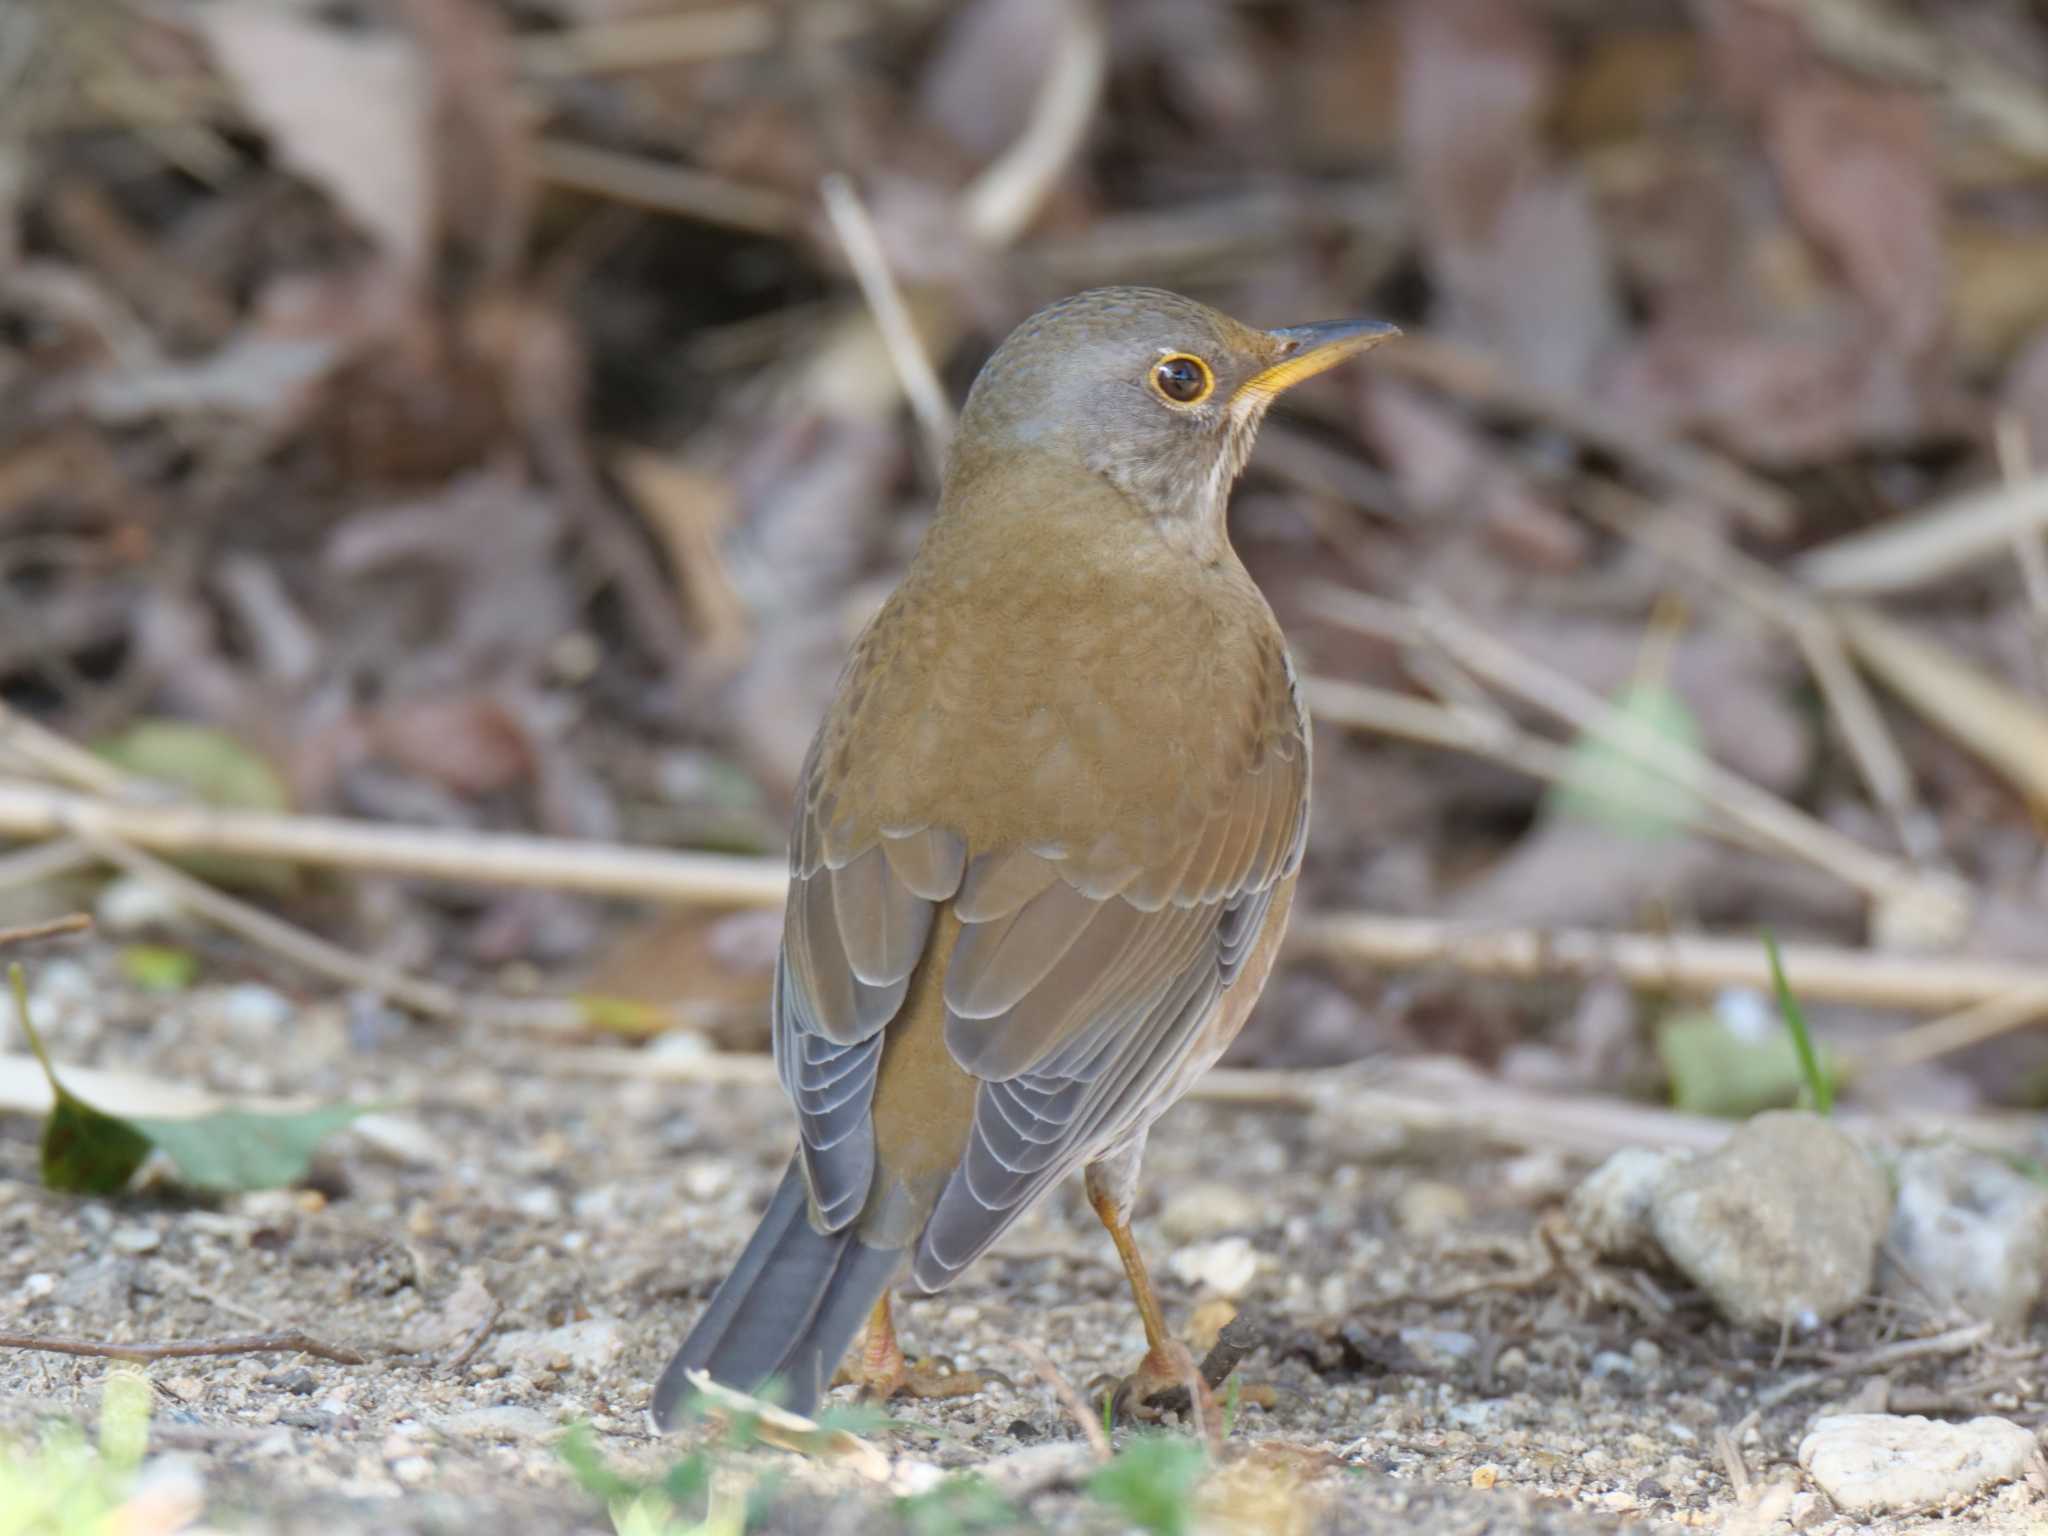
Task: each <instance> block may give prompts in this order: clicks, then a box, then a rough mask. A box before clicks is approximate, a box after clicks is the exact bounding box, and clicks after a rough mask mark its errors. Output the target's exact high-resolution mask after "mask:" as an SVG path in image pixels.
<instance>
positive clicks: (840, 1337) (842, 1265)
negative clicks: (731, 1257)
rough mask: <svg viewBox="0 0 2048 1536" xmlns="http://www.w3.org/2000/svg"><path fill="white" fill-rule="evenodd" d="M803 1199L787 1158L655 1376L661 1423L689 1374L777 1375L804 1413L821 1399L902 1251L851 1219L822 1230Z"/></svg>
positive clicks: (787, 1403)
mask: <svg viewBox="0 0 2048 1536" xmlns="http://www.w3.org/2000/svg"><path fill="white" fill-rule="evenodd" d="M809 1203H810V1202H809V1195H808V1193H807V1191H806V1189H805V1186H804V1175H803V1169H802V1168H801V1167H800V1166H799V1165H798V1164H797V1162H796V1161H795V1160H792V1161H791V1162H790V1165H789V1172H788V1173H786V1174H784V1175H783V1176H782V1185H781V1187H780V1188H779V1189H777V1190H776V1191H775V1198H774V1199H773V1200H771V1201H769V1203H768V1212H767V1214H766V1215H764V1216H763V1217H762V1218H761V1225H760V1226H758V1227H756V1228H755V1229H754V1235H753V1237H752V1238H750V1239H749V1240H748V1242H747V1247H746V1251H745V1252H744V1253H742V1254H741V1255H740V1257H739V1262H738V1263H737V1264H735V1265H733V1268H732V1273H731V1274H729V1275H727V1276H726V1277H725V1279H724V1281H723V1282H721V1283H720V1285H719V1287H718V1291H717V1294H715V1295H714V1296H713V1297H712V1298H711V1305H710V1306H708V1307H706V1308H705V1309H704V1315H703V1316H702V1317H700V1318H699V1319H698V1320H697V1326H696V1327H695V1328H692V1329H691V1330H690V1336H689V1337H688V1338H687V1339H685V1340H683V1344H682V1347H681V1348H680V1349H678V1350H677V1351H676V1354H675V1358H674V1359H673V1360H671V1361H669V1363H668V1369H667V1370H665V1371H663V1372H662V1373H661V1381H660V1382H659V1383H658V1384H657V1385H656V1386H655V1389H654V1404H653V1407H654V1418H655V1422H656V1423H658V1424H660V1425H661V1427H662V1428H664V1429H672V1428H674V1427H675V1424H676V1421H677V1419H678V1418H679V1417H680V1409H681V1408H682V1406H683V1402H684V1400H685V1399H686V1398H687V1397H688V1396H689V1395H690V1383H689V1380H688V1375H689V1373H690V1372H691V1371H705V1372H708V1373H709V1374H710V1376H711V1379H712V1380H713V1381H716V1382H720V1383H723V1384H724V1385H726V1386H731V1387H737V1388H738V1389H739V1390H741V1391H743V1392H752V1391H755V1390H757V1389H758V1388H759V1387H760V1386H761V1385H762V1384H763V1383H765V1382H766V1381H768V1379H769V1378H770V1377H774V1378H777V1379H779V1380H780V1381H781V1383H782V1386H783V1394H782V1398H781V1402H782V1406H783V1407H785V1408H788V1409H789V1410H790V1411H791V1412H793V1413H803V1414H808V1413H809V1412H811V1410H812V1409H813V1408H814V1407H815V1406H816V1405H817V1401H818V1398H819V1397H820V1396H821V1395H822V1394H823V1392H824V1390H825V1388H826V1386H827V1385H829V1384H830V1380H831V1372H832V1371H833V1370H834V1369H835V1368H836V1367H837V1366H838V1364H839V1362H840V1360H841V1358H843V1357H844V1355H845V1354H846V1351H847V1348H848V1346H850V1345H851V1344H852V1343H853V1336H854V1335H855V1334H856V1333H858V1332H859V1331H860V1328H861V1324H862V1323H864V1322H865V1321H866V1320H867V1317H868V1314H869V1313H870V1312H872V1311H873V1310H874V1307H875V1303H876V1302H878V1301H880V1300H881V1299H882V1293H883V1292H884V1291H885V1290H887V1289H888V1287H889V1282H890V1281H891V1280H893V1279H894V1278H895V1277H896V1271H897V1269H898V1267H899V1266H900V1265H901V1264H902V1262H903V1250H901V1249H896V1248H870V1247H869V1246H868V1245H867V1244H866V1243H863V1242H862V1241H861V1240H860V1239H859V1238H858V1237H856V1236H855V1235H854V1232H853V1229H852V1227H851V1226H849V1227H846V1228H844V1229H842V1230H841V1231H838V1232H830V1233H825V1232H819V1231H817V1230H816V1229H815V1228H813V1227H812V1226H811V1222H810V1212H809Z"/></svg>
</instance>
